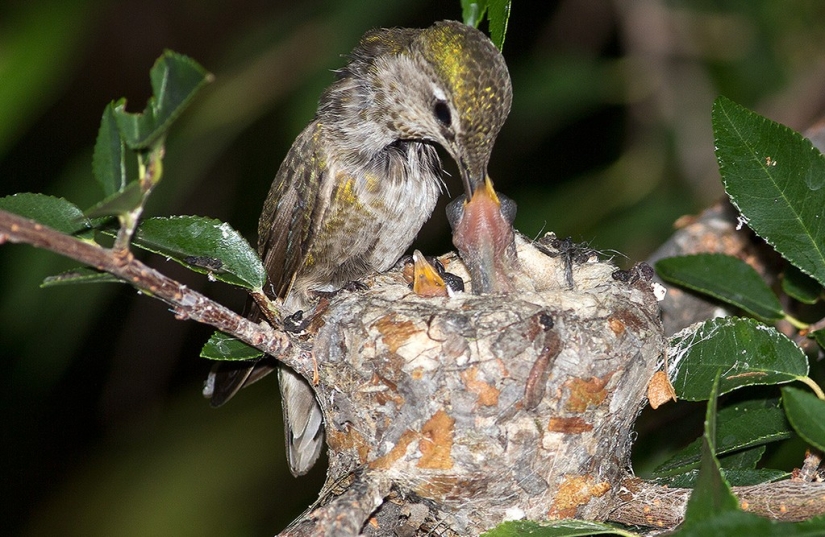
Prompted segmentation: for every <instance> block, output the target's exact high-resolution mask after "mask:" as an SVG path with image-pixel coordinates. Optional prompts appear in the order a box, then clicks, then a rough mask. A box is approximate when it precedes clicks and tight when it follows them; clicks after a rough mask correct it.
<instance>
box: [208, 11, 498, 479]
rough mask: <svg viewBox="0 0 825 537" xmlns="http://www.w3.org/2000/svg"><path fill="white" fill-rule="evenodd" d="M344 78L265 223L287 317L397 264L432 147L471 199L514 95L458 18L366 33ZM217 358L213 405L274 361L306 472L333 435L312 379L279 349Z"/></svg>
mask: <svg viewBox="0 0 825 537" xmlns="http://www.w3.org/2000/svg"><path fill="white" fill-rule="evenodd" d="M337 75H338V76H337V80H336V81H335V82H334V83H333V84H332V85H331V86H330V87H329V88H328V89H327V90H326V91H325V92H324V93H323V95H322V96H321V99H320V103H319V106H318V111H317V114H316V117H315V119H314V120H313V121H312V122H311V123H310V124H309V125H308V126H307V127H306V128H305V129H304V131H303V132H302V133H301V134H300V135H299V136H298V138H297V139H296V140H295V142H294V143H293V145H292V148H291V149H290V150H289V153H288V154H287V156H286V158H285V159H284V161H283V163H282V164H281V167H280V169H279V170H278V174H277V175H276V177H275V180H274V181H273V183H272V188H271V189H270V191H269V195H268V197H267V199H266V202H265V203H264V208H263V214H262V215H261V218H260V221H259V225H258V251H259V253H260V254H261V257H262V258H263V262H264V266H265V267H266V270H267V273H268V284H267V294H269V295H270V297H271V298H273V299H279V300H282V303H281V306H280V308H281V310H282V311H283V312H284V313H285V314H287V315H289V314H290V313H292V312H295V311H298V310H307V309H309V308H310V307H311V305H312V302H313V297H314V295H313V293H314V292H318V291H322V292H323V291H335V290H338V289H340V288H341V287H343V286H344V285H346V284H347V283H348V282H350V281H353V280H357V279H359V278H362V277H364V276H366V275H368V274H370V273H373V272H380V271H384V270H387V269H389V268H390V267H392V266H393V264H394V263H395V262H396V261H397V259H398V258H399V257H400V256H401V255H402V254H403V253H404V251H405V250H406V249H407V248H408V247H409V246H410V244H411V243H412V241H413V239H414V238H415V236H416V234H417V233H418V231H419V230H420V229H421V226H422V225H423V223H424V222H425V221H426V220H427V219H428V218H429V216H430V214H431V213H432V211H433V208H434V207H435V203H436V199H437V197H438V195H439V193H440V191H441V187H442V179H441V174H442V169H441V162H440V160H439V157H438V154H437V153H436V150H435V147H434V145H435V144H438V145H441V146H442V147H443V148H444V149H445V150H446V151H447V153H449V155H450V156H451V157H452V158H453V159H454V160H455V161H456V163H457V164H458V168H459V171H460V174H461V179H462V182H463V185H464V189H465V192H466V196H467V199H471V198H472V195H473V192H474V191H475V189H476V188H477V187H478V186H480V185H483V184H484V180H485V177H486V176H487V163H488V161H489V159H490V152H491V151H492V148H493V142H494V141H495V138H496V136H497V134H498V132H499V130H500V129H501V126H502V124H503V123H504V120H505V118H506V117H507V114H508V113H509V111H510V103H511V100H512V87H511V84H510V76H509V73H508V71H507V66H506V65H505V63H504V58H503V57H502V56H501V53H500V52H499V51H498V50H497V49H496V47H495V46H494V45H493V43H492V42H491V41H490V40H489V39H488V38H487V37H486V36H485V35H484V34H483V33H481V32H480V31H478V30H476V29H475V28H471V27H469V26H466V25H464V24H461V23H459V22H455V21H443V22H438V23H436V24H434V25H433V26H431V27H429V28H426V29H401V28H393V29H380V30H373V31H370V32H367V33H366V34H365V35H364V36H363V37H362V38H361V41H360V43H359V44H358V46H357V47H356V48H355V50H353V51H352V54H351V56H350V59H349V62H348V63H347V65H346V67H344V68H343V69H341V70H340V71H338V72H337ZM254 315H255V317H256V318H257V316H259V315H260V313H255V314H254ZM320 359H323V358H322V357H321V358H320ZM221 367H222V368H223V369H220V368H219V369H218V370H217V371H216V372H214V373H213V374H214V375H215V376H214V379H212V380H214V390H213V392H212V394H211V402H212V404H213V406H219V405H221V404H223V403H224V402H225V401H226V400H228V399H229V398H230V397H232V395H234V394H235V393H236V392H237V390H238V389H240V388H241V387H242V386H244V385H248V384H249V383H250V382H253V381H254V380H257V378H260V377H261V376H263V374H265V373H266V372H268V371H270V370H271V369H273V368H277V369H278V371H279V375H278V377H279V381H280V387H281V395H282V402H283V403H282V404H283V410H284V422H285V425H286V441H287V453H288V459H289V466H290V469H291V471H292V473H293V474H294V475H296V476H297V475H301V474H304V473H306V472H307V471H308V470H309V469H310V468H311V467H312V466H313V465H314V464H315V461H316V460H317V458H318V456H319V454H320V452H321V448H322V445H323V416H322V415H321V410H320V408H319V407H318V404H317V402H316V401H315V394H314V392H313V390H312V388H311V386H310V385H309V383H308V382H307V381H306V380H305V379H304V378H303V377H301V376H299V375H298V374H296V373H295V372H294V371H292V370H290V369H288V368H286V367H284V366H280V365H278V364H277V362H275V361H274V360H272V359H271V358H265V359H263V360H260V361H257V362H253V363H241V364H240V365H238V364H234V365H233V364H228V365H222V366H221Z"/></svg>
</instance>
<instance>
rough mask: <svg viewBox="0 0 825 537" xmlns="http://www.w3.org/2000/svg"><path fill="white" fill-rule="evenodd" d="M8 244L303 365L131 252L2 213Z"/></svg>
mask: <svg viewBox="0 0 825 537" xmlns="http://www.w3.org/2000/svg"><path fill="white" fill-rule="evenodd" d="M6 241H8V242H13V243H25V244H31V245H32V246H35V247H37V248H43V249H45V250H50V251H52V252H55V253H57V254H60V255H63V256H66V257H69V258H71V259H74V260H76V261H79V262H81V263H84V264H86V265H89V266H91V267H94V268H96V269H98V270H102V271H104V272H108V273H109V274H112V275H114V276H117V277H118V278H120V279H122V280H123V281H125V282H127V283H129V284H131V285H132V286H133V287H135V288H136V289H139V290H140V291H141V292H143V293H144V294H146V295H151V296H153V297H155V298H157V299H159V300H162V301H163V302H165V303H167V304H169V305H170V306H171V307H172V310H173V311H174V312H175V318H176V319H192V320H194V321H197V322H200V323H204V324H208V325H210V326H213V327H215V328H216V329H218V330H220V331H221V332H224V333H226V334H229V335H231V336H233V337H236V338H237V339H239V340H241V341H243V342H244V343H246V344H248V345H251V346H253V347H255V348H257V349H259V350H261V351H263V352H265V353H267V354H269V355H272V356H277V357H279V358H281V359H283V361H284V362H285V363H286V364H287V365H290V367H295V366H296V365H297V364H293V363H291V362H293V361H295V360H296V358H294V357H291V356H285V355H284V353H285V352H286V351H287V350H288V349H289V348H290V346H291V345H292V342H291V341H290V338H289V336H288V335H287V334H285V333H284V332H280V331H277V330H274V329H273V328H271V327H270V326H267V325H265V324H257V323H254V322H252V321H250V320H248V319H246V318H245V317H242V316H241V315H238V314H237V313H235V312H234V311H232V310H230V309H229V308H227V307H225V306H223V305H221V304H219V303H217V302H215V301H214V300H212V299H210V298H207V297H206V296H204V295H202V294H200V293H198V292H197V291H194V290H192V289H189V288H188V287H186V286H185V285H183V284H182V283H180V282H177V281H175V280H173V279H171V278H169V277H167V276H165V275H163V274H162V273H160V272H158V271H157V270H155V269H153V268H151V267H149V266H147V265H145V264H143V263H142V262H140V261H138V260H137V259H135V258H134V256H133V255H132V254H131V253H130V252H127V253H126V255H116V253H115V252H114V251H113V250H110V249H107V248H103V247H101V246H99V245H96V244H92V243H89V242H85V241H82V240H79V239H77V238H75V237H72V236H70V235H66V234H64V233H60V232H59V231H56V230H54V229H52V228H50V227H48V226H44V225H42V224H39V223H37V222H35V221H34V220H29V219H27V218H23V217H21V216H18V215H15V214H13V213H9V212H7V211H2V210H0V244H2V243H3V242H6Z"/></svg>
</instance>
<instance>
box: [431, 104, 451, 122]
mask: <svg viewBox="0 0 825 537" xmlns="http://www.w3.org/2000/svg"><path fill="white" fill-rule="evenodd" d="M433 113H434V114H435V118H436V119H437V120H438V122H439V123H441V124H442V125H444V126H445V127H449V126H450V122H451V121H452V118H451V117H450V107H449V106H447V101H436V102H435V106H434V107H433Z"/></svg>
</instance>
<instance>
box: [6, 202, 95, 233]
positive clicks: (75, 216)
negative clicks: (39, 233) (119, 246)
mask: <svg viewBox="0 0 825 537" xmlns="http://www.w3.org/2000/svg"><path fill="white" fill-rule="evenodd" d="M0 209H3V210H4V211H8V212H10V213H14V214H16V215H18V216H22V217H24V218H30V219H32V220H35V221H36V222H39V223H41V224H43V225H44V226H49V227H50V228H52V229H54V230H56V231H59V232H61V233H66V234H68V235H73V234H75V233H78V232H81V231H85V230H88V229H91V224H90V223H89V220H88V219H87V218H86V217H85V216H83V211H81V210H80V209H79V208H78V207H77V206H76V205H74V204H73V203H71V202H68V201H66V200H65V199H63V198H55V197H53V196H47V195H45V194H31V193H28V192H24V193H21V194H14V195H13V196H6V197H4V198H0Z"/></svg>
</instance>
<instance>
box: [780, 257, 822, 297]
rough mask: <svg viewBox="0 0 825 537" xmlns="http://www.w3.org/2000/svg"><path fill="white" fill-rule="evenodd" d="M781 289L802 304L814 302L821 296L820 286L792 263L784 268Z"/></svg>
mask: <svg viewBox="0 0 825 537" xmlns="http://www.w3.org/2000/svg"><path fill="white" fill-rule="evenodd" d="M782 290H783V291H785V293H786V294H787V295H788V296H789V297H791V298H794V299H796V300H798V301H800V302H802V303H803V304H814V303H816V301H817V300H819V297H820V296H822V286H821V285H820V284H819V283H818V282H817V281H816V280H814V279H813V278H811V277H810V276H808V275H807V274H804V273H803V272H802V271H801V270H799V269H798V268H796V267H795V266H793V265H788V268H786V269H785V274H784V277H783V278H782Z"/></svg>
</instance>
